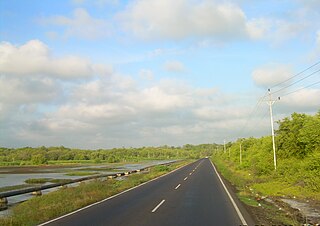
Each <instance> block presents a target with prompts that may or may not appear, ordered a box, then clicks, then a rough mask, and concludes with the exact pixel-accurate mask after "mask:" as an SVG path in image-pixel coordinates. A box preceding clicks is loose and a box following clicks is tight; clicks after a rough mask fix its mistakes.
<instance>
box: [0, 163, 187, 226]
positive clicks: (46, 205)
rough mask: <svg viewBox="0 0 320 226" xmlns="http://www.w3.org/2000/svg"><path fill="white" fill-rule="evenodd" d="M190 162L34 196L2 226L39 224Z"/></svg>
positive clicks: (6, 218)
mask: <svg viewBox="0 0 320 226" xmlns="http://www.w3.org/2000/svg"><path fill="white" fill-rule="evenodd" d="M189 162H190V161H188V162H187V161H182V162H177V163H173V164H171V165H168V166H155V167H151V168H150V171H149V172H148V173H141V174H132V175H130V176H128V178H127V180H120V181H119V180H113V179H111V180H105V181H100V180H95V181H92V182H89V183H84V184H80V185H79V186H77V187H68V188H65V189H63V190H62V189H61V190H58V191H55V192H51V193H49V194H46V195H43V196H40V197H34V198H31V199H29V200H28V201H26V202H24V203H21V204H19V205H17V206H15V207H13V209H12V215H11V216H7V217H3V218H0V225H3V226H7V225H8V226H9V225H10V226H13V225H36V224H39V223H41V222H45V221H48V220H50V219H54V218H56V217H58V216H61V215H64V214H66V213H69V212H72V211H74V210H76V209H79V208H82V207H84V206H87V205H89V204H92V203H95V202H97V201H100V200H102V199H105V198H107V197H110V196H112V195H115V194H117V193H119V192H121V191H124V190H126V189H129V188H131V187H134V186H137V185H139V184H141V183H144V182H146V181H149V180H151V179H153V178H156V177H159V176H161V175H163V174H166V173H168V172H170V171H172V170H174V169H177V168H179V167H181V166H183V165H186V164H187V163H189ZM66 203H67V204H68V205H66Z"/></svg>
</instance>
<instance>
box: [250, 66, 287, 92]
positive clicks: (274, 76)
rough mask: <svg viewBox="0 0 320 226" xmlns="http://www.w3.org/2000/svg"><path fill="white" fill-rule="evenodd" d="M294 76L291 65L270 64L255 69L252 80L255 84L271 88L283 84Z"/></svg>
mask: <svg viewBox="0 0 320 226" xmlns="http://www.w3.org/2000/svg"><path fill="white" fill-rule="evenodd" d="M292 75H293V70H292V66H291V65H280V64H268V65H264V66H262V67H260V68H257V69H255V70H254V71H253V72H252V78H253V81H254V82H255V84H257V85H258V86H261V87H264V88H270V87H271V86H273V85H276V84H278V83H280V82H283V81H285V80H287V79H288V78H290V77H291V76H292Z"/></svg>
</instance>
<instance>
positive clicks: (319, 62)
mask: <svg viewBox="0 0 320 226" xmlns="http://www.w3.org/2000/svg"><path fill="white" fill-rule="evenodd" d="M318 64H320V61H318V62H316V63H315V64H313V65H311V66H310V67H308V68H306V69H304V70H303V71H301V72H299V73H297V74H295V75H293V76H292V77H290V78H288V79H286V80H284V81H282V82H279V83H277V84H275V85H273V86H272V87H271V89H273V88H274V87H277V86H279V85H281V84H283V83H285V82H287V81H289V80H291V79H293V78H295V77H297V76H299V75H301V74H302V73H304V72H306V71H307V70H309V69H310V68H313V67H314V66H317V65H318Z"/></svg>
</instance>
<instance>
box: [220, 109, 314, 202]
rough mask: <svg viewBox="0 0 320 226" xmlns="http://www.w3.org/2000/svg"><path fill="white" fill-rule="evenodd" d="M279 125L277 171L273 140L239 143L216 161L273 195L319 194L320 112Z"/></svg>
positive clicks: (280, 122)
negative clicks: (286, 193)
mask: <svg viewBox="0 0 320 226" xmlns="http://www.w3.org/2000/svg"><path fill="white" fill-rule="evenodd" d="M278 124H279V128H278V130H276V131H275V132H276V133H275V134H276V154H277V170H275V169H274V158H273V148H272V139H271V137H270V136H266V137H262V138H246V139H238V140H237V141H236V142H234V143H229V144H227V151H226V152H223V151H220V152H217V153H216V154H215V157H216V158H218V159H219V161H220V162H221V161H223V162H224V164H226V165H228V167H231V168H233V169H234V171H237V172H238V173H240V174H241V173H242V174H243V175H250V176H245V179H248V180H247V181H248V182H249V184H250V183H251V185H252V184H255V185H256V187H257V188H259V189H260V190H261V191H263V190H264V191H268V192H269V194H270V193H272V192H273V194H284V193H285V192H286V191H285V189H291V190H290V191H289V190H288V193H291V194H292V195H294V194H293V193H295V194H297V195H299V194H300V195H307V194H308V191H309V192H310V194H315V193H316V192H317V191H320V112H318V113H317V114H315V115H313V116H311V115H306V114H298V113H293V114H292V115H291V117H287V118H284V119H283V120H280V121H278ZM240 145H241V154H242V155H241V160H242V161H241V163H240ZM244 172H245V173H246V174H245V173H244ZM245 179H244V180H245ZM271 182H272V183H271ZM257 184H259V185H257ZM268 192H267V193H268ZM311 196H313V195H311ZM315 196H317V195H315ZM313 197H314V196H313Z"/></svg>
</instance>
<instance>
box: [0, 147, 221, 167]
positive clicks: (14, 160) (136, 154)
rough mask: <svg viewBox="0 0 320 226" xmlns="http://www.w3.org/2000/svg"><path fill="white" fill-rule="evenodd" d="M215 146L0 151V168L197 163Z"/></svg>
mask: <svg viewBox="0 0 320 226" xmlns="http://www.w3.org/2000/svg"><path fill="white" fill-rule="evenodd" d="M217 146H218V145H216V144H202V145H190V144H187V145H184V146H183V147H169V146H162V147H142V148H117V149H111V150H102V149H99V150H80V149H70V148H66V147H63V146H61V147H48V148H47V147H38V148H31V147H24V148H18V149H11V148H0V165H40V164H48V163H53V162H90V161H91V162H95V163H99V162H110V163H114V162H125V161H138V160H144V159H198V158H201V157H205V156H208V155H211V154H212V152H213V150H214V149H215V148H216V147H217Z"/></svg>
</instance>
